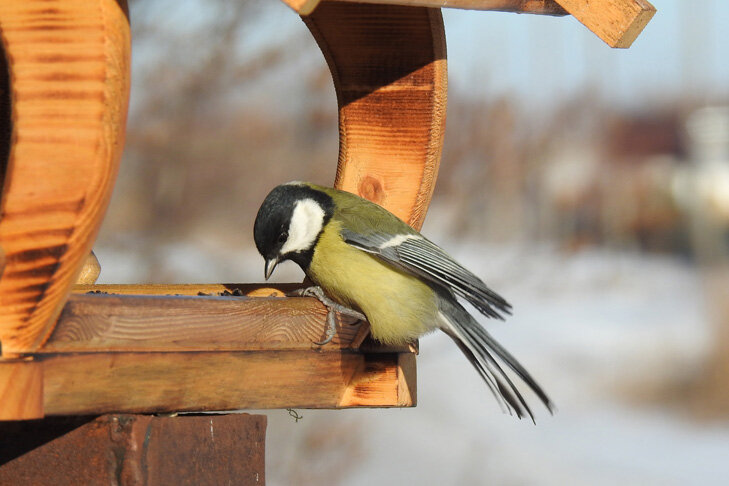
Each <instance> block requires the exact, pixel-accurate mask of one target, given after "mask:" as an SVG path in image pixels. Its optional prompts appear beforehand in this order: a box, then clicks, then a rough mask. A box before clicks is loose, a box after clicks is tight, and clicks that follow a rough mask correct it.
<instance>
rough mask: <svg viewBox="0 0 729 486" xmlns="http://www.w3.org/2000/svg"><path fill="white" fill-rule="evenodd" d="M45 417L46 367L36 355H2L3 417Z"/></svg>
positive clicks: (0, 396) (0, 389)
mask: <svg viewBox="0 0 729 486" xmlns="http://www.w3.org/2000/svg"><path fill="white" fill-rule="evenodd" d="M41 417H43V368H42V366H41V365H40V364H39V363H38V362H37V361H33V360H32V359H3V358H0V420H29V419H36V418H41Z"/></svg>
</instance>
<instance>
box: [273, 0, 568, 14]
mask: <svg viewBox="0 0 729 486" xmlns="http://www.w3.org/2000/svg"><path fill="white" fill-rule="evenodd" d="M330 1H331V0H330ZM334 1H343V2H350V3H378V4H383V5H406V6H411V7H430V8H441V7H442V8H446V7H447V8H461V9H468V10H495V11H500V12H516V13H530V14H539V15H566V14H567V12H565V10H564V9H563V8H562V7H560V6H559V4H557V3H555V1H554V0H334ZM319 2H320V0H284V3H286V4H287V5H288V6H289V7H291V8H292V9H294V10H295V11H296V12H297V13H298V14H299V15H309V14H310V13H311V12H312V11H313V10H314V9H315V8H316V6H317V5H318V4H319Z"/></svg>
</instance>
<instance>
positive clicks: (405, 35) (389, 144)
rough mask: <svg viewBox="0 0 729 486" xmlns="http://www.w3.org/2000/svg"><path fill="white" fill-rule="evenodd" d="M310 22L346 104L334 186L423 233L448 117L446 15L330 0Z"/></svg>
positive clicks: (341, 102)
mask: <svg viewBox="0 0 729 486" xmlns="http://www.w3.org/2000/svg"><path fill="white" fill-rule="evenodd" d="M304 22H305V23H306V25H307V26H308V27H309V30H310V31H311V33H312V35H313V36H314V38H315V39H316V41H317V43H318V44H319V47H320V48H321V50H322V52H323V54H324V57H325V58H326V60H327V64H328V65H329V69H330V71H331V73H332V78H333V80H334V87H335V90H336V93H337V100H338V103H339V163H338V166H337V175H336V180H335V186H336V187H338V188H340V189H343V190H346V191H350V192H353V193H355V194H359V195H360V196H362V197H364V198H366V199H369V200H370V201H373V202H376V203H377V204H380V205H381V206H384V207H385V208H387V209H388V210H390V211H391V212H393V213H394V214H395V215H397V216H398V217H400V218H401V219H402V220H403V221H405V222H407V223H409V224H410V225H412V226H414V227H415V228H420V226H421V225H422V223H423V219H424V218H425V213H426V211H427V209H428V204H429V203H430V198H431V196H432V193H433V188H434V184H435V179H436V177H437V173H438V165H439V163H440V155H441V150H442V145H443V130H444V125H445V116H446V91H447V74H446V49H445V36H444V33H443V20H442V17H441V14H440V10H437V9H428V8H422V7H401V6H392V5H370V4H355V3H332V2H325V3H322V4H320V5H319V6H318V7H317V8H316V10H315V11H314V12H313V13H312V14H311V15H309V16H308V17H304Z"/></svg>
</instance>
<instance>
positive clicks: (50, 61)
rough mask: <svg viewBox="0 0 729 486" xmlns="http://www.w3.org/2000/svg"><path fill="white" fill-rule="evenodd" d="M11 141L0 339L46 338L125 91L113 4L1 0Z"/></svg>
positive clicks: (111, 173) (77, 259) (121, 115)
mask: <svg viewBox="0 0 729 486" xmlns="http://www.w3.org/2000/svg"><path fill="white" fill-rule="evenodd" d="M0 34H1V35H2V42H3V45H4V48H5V51H6V54H7V64H8V69H9V73H10V80H11V82H10V97H11V105H12V106H11V113H12V120H11V121H12V147H11V150H10V155H9V159H8V166H7V174H6V177H5V180H4V186H3V193H2V208H1V212H0V246H1V247H2V248H3V250H4V251H5V256H6V267H5V271H4V273H3V275H2V278H1V279H0V341H2V345H3V347H4V348H5V349H6V350H8V351H12V352H27V351H33V350H34V349H37V348H38V347H39V346H40V345H41V344H42V343H43V341H44V340H45V339H46V338H47V337H48V335H49V334H50V332H51V330H52V328H53V324H54V323H55V320H56V318H57V317H58V314H59V312H60V311H61V308H62V306H63V303H64V301H65V299H66V296H67V295H68V292H69V291H70V287H71V285H72V284H73V282H74V281H75V279H76V275H77V274H78V272H79V270H80V268H81V265H82V263H83V261H84V259H85V258H86V256H87V255H88V254H89V252H90V251H91V246H92V243H93V240H94V238H95V237H96V234H97V231H98V229H99V226H100V224H101V219H102V217H103V214H104V212H105V210H106V206H107V204H108V201H109V197H110V195H111V189H112V187H113V184H114V180H115V178H116V173H117V168H118V163H119V158H120V156H121V151H122V145H123V139H124V126H125V123H126V113H127V104H128V99H129V53H130V39H129V22H128V19H127V14H126V3H125V0H118V1H117V0H4V1H2V2H0Z"/></svg>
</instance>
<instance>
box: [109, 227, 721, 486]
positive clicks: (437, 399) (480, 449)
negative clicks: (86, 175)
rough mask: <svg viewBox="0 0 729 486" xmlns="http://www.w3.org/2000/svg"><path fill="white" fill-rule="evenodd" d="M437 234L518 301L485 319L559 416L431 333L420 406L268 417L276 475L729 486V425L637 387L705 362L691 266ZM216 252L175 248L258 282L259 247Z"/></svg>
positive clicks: (175, 255)
mask: <svg viewBox="0 0 729 486" xmlns="http://www.w3.org/2000/svg"><path fill="white" fill-rule="evenodd" d="M438 241H439V242H440V243H442V244H443V246H445V247H446V248H448V249H449V251H451V253H452V254H453V255H454V256H455V257H456V258H458V259H459V260H461V261H463V262H467V264H468V266H469V267H470V268H471V269H472V270H474V271H475V273H477V274H479V275H480V276H482V277H483V278H484V280H486V281H487V283H489V284H490V285H491V286H492V287H493V288H494V289H496V290H497V291H498V292H500V293H502V294H503V295H504V296H505V297H507V299H508V300H509V301H510V302H511V303H512V304H513V306H514V309H515V313H514V316H513V317H512V318H510V319H508V321H507V322H505V323H498V322H488V323H487V325H488V326H489V329H490V330H491V331H492V333H493V334H494V335H495V336H496V337H497V339H499V340H500V341H501V343H502V344H504V345H505V346H506V347H507V348H508V349H509V350H511V351H512V353H513V354H514V355H516V357H517V358H519V359H520V361H521V362H522V363H523V364H524V365H525V366H526V367H527V369H529V370H530V371H531V372H532V373H533V375H535V377H536V378H537V379H538V381H539V382H540V383H541V384H542V386H543V387H544V388H545V389H546V390H547V392H548V393H549V394H550V395H551V397H552V398H553V400H554V401H555V402H556V403H557V406H558V409H559V410H558V413H557V414H556V415H555V416H554V417H551V416H549V414H548V413H547V412H546V411H545V410H543V409H540V408H539V404H538V402H537V400H536V399H535V397H533V396H529V397H528V399H530V403H532V404H533V405H534V407H533V408H534V409H536V411H537V426H534V425H532V424H531V422H528V421H522V422H520V421H518V420H516V419H515V418H512V417H509V416H506V415H503V414H502V413H501V412H500V411H499V409H498V407H497V405H496V403H495V401H494V400H493V398H492V397H491V396H490V394H489V392H488V390H487V388H486V387H485V386H484V385H483V383H482V382H481V381H480V378H479V377H478V375H477V374H476V372H475V371H474V370H473V369H472V368H471V367H470V365H469V364H468V362H467V361H466V359H465V358H464V357H463V356H461V354H460V352H459V351H458V349H457V348H456V347H455V346H454V345H453V344H452V343H451V342H450V340H449V339H448V338H447V337H445V336H442V335H433V336H427V337H425V338H423V339H422V340H421V348H420V349H421V350H420V356H419V358H418V406H417V407H416V408H413V409H392V410H343V411H311V410H299V411H298V412H299V413H300V414H301V415H303V417H304V418H303V420H301V421H299V422H298V423H296V422H295V421H294V420H293V419H292V418H291V417H289V415H288V414H287V413H286V412H285V411H266V412H264V413H266V414H267V415H268V417H269V428H268V434H267V449H268V451H267V480H268V484H270V485H274V486H275V485H288V484H320V485H321V484H344V485H371V484H381V485H389V484H393V485H394V484H398V485H401V484H419V485H421V486H425V485H471V484H472V485H479V484H498V485H512V484H513V485H615V484H621V485H652V484H656V485H673V484H675V485H685V484H729V460H727V457H729V423H725V424H717V423H711V424H701V423H697V422H694V421H692V420H691V419H690V418H689V417H688V416H686V415H682V414H680V413H678V412H676V411H672V410H673V409H672V408H670V407H668V406H667V407H658V406H655V405H639V406H637V405H635V401H631V399H630V396H629V395H630V390H635V389H636V388H635V387H636V386H638V387H639V386H640V385H641V384H645V383H650V382H652V381H656V380H658V381H662V380H664V379H666V377H669V376H671V375H680V374H683V373H688V372H691V371H692V370H696V369H697V367H698V366H699V365H700V363H701V360H702V358H703V356H704V354H705V352H706V349H707V343H708V341H709V339H710V336H709V326H708V323H707V318H706V315H705V314H706V312H705V310H704V304H705V303H704V302H703V296H702V294H701V287H700V282H699V279H698V276H697V275H696V274H695V272H694V269H693V268H692V267H691V266H690V265H688V264H686V263H684V262H681V261H679V260H676V259H674V258H671V257H654V256H645V255H632V254H625V253H613V252H607V251H604V250H590V251H587V252H583V253H578V254H574V255H564V254H561V253H558V252H556V251H554V250H551V249H549V248H534V247H517V248H515V247H510V248H508V249H507V248H499V247H488V246H487V247H484V246H483V245H477V244H465V243H460V242H453V241H451V242H448V241H443V240H442V239H441V240H438ZM98 253H99V256H100V258H101V260H102V265H103V266H104V274H103V275H102V278H103V280H104V281H117V282H119V281H125V280H127V281H128V280H137V279H138V276H135V273H136V272H130V271H129V269H130V268H134V267H137V268H139V267H138V265H142V264H143V262H140V261H137V260H136V259H135V257H132V256H130V255H132V254H133V253H134V252H133V251H130V252H122V253H118V252H117V251H114V252H113V253H114V258H109V259H108V261H109V262H110V264H106V263H105V262H104V260H105V258H104V254H105V250H104V248H99V249H98ZM215 253H216V252H214V251H213V252H210V253H206V247H205V245H198V246H184V245H183V246H180V247H179V248H173V249H167V250H166V251H165V252H164V255H167V256H166V257H165V258H168V259H169V262H167V263H169V266H170V268H176V269H177V270H176V271H177V272H178V274H177V277H178V280H180V281H185V280H186V281H204V280H208V281H216V280H217V281H225V280H228V281H246V280H247V281H260V273H261V272H262V262H261V261H260V259H259V258H258V257H257V256H256V255H252V254H250V255H245V256H244V257H241V259H240V261H239V262H237V263H236V264H233V265H232V266H231V264H230V262H229V260H230V255H229V254H228V256H227V257H225V258H226V260H228V262H224V261H218V260H217V259H216V257H213V256H211V255H213V254H215ZM125 254H126V255H127V256H126V257H125V256H124V255H125ZM111 262H117V263H116V265H117V267H114V263H111ZM161 264H162V265H163V266H165V265H166V262H162V263H161ZM201 268H207V269H208V270H207V271H209V272H210V273H211V275H206V274H204V273H203V274H201ZM125 272H127V273H125ZM277 272H278V270H277ZM283 273H284V274H282V275H280V276H279V279H280V280H289V281H291V280H292V279H293V280H294V281H295V279H297V278H300V274H299V273H298V271H297V270H296V269H295V267H294V266H293V265H291V266H290V268H288V269H286V271H285V272H283Z"/></svg>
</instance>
